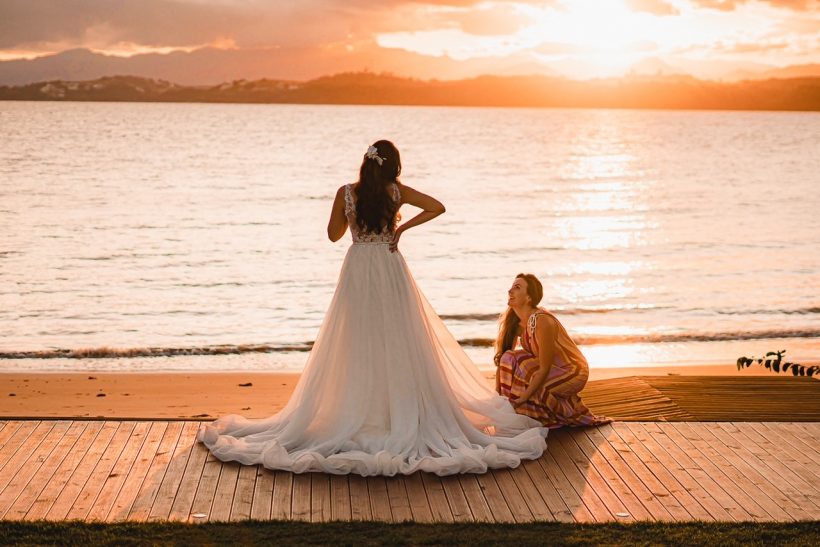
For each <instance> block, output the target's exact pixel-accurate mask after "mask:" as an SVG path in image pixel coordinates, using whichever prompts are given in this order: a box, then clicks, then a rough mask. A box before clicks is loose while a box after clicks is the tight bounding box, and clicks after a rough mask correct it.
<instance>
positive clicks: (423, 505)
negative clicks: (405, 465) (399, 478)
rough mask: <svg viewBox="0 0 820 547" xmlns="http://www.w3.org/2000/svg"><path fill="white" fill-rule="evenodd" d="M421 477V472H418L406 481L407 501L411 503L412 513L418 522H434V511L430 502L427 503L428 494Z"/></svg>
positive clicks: (409, 476) (406, 478)
mask: <svg viewBox="0 0 820 547" xmlns="http://www.w3.org/2000/svg"><path fill="white" fill-rule="evenodd" d="M421 475H422V472H421V471H416V472H415V473H413V474H412V475H407V477H405V479H404V487H405V489H406V490H407V500H408V502H409V503H410V512H411V513H412V514H413V520H414V521H416V522H433V511H432V510H431V509H430V502H429V501H427V493H426V492H425V489H424V482H423V481H422V478H421Z"/></svg>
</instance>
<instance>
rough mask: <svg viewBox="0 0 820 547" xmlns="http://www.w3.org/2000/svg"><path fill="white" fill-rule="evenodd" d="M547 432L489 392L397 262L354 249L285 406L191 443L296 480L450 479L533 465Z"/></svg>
mask: <svg viewBox="0 0 820 547" xmlns="http://www.w3.org/2000/svg"><path fill="white" fill-rule="evenodd" d="M547 431H548V430H547V429H546V428H543V427H541V425H540V423H538V422H537V421H536V420H533V419H532V418H529V417H527V416H523V415H520V414H517V413H516V412H515V411H514V409H513V408H512V406H511V405H510V403H509V401H508V400H507V399H505V398H504V397H501V396H499V395H498V394H496V393H495V392H494V391H493V390H492V389H491V388H490V386H489V385H488V384H487V382H486V380H485V379H484V378H483V377H482V376H481V374H480V372H479V371H478V370H477V369H476V367H475V365H474V364H473V363H472V361H470V359H469V357H468V356H467V355H466V354H465V353H464V351H463V350H462V349H461V347H460V346H459V344H458V342H457V341H456V340H455V339H454V338H453V336H452V335H451V334H450V332H449V331H448V330H447V328H446V327H445V325H444V323H443V322H442V321H441V319H440V318H439V317H438V315H437V314H436V313H435V311H434V310H433V309H432V307H431V306H430V304H429V303H428V302H427V300H426V298H425V297H424V295H423V294H422V293H421V291H420V290H419V289H418V287H417V286H416V284H415V282H414V280H413V277H412V275H411V273H410V270H409V269H408V267H407V264H406V263H405V261H404V258H403V257H402V255H401V254H400V253H399V252H395V253H391V252H390V251H389V250H388V246H387V245H385V244H355V243H354V244H353V245H351V247H350V249H349V250H348V252H347V255H346V257H345V260H344V263H343V265H342V269H341V273H340V275H339V282H338V285H337V287H336V292H335V294H334V296H333V299H332V301H331V304H330V307H329V309H328V311H327V314H326V316H325V319H324V322H323V324H322V326H321V328H320V330H319V334H318V336H317V337H316V341H315V343H314V346H313V348H312V350H311V352H310V355H309V357H308V359H307V363H306V364H305V369H304V372H303V374H302V376H301V378H300V380H299V382H298V384H297V385H296V389H295V391H294V393H293V395H292V396H291V398H290V400H289V401H288V403H287V405H286V406H285V407H284V408H283V409H282V411H281V412H279V413H278V414H276V415H274V416H271V417H269V418H265V419H261V420H251V419H247V418H244V417H242V416H238V415H229V416H224V417H222V418H219V419H218V420H216V421H215V422H213V423H211V424H207V425H204V426H203V427H202V428H201V429H200V431H199V434H198V439H199V440H200V441H201V442H203V443H204V444H205V445H206V446H207V447H208V449H209V450H210V451H211V452H212V453H213V455H214V456H215V457H216V458H218V459H220V460H223V461H238V462H241V463H243V464H248V465H252V464H262V465H264V466H265V467H267V468H270V469H282V470H288V471H293V472H296V473H303V472H309V471H320V472H326V473H335V474H348V473H354V474H358V475H364V476H368V475H395V474H410V473H413V472H415V471H419V470H421V471H427V472H431V473H436V474H438V475H450V474H454V473H483V472H485V471H487V469H489V468H500V467H516V466H518V465H519V463H520V462H521V460H522V459H535V458H538V457H539V456H541V454H542V453H543V451H544V450H545V449H546V441H545V437H546V436H547Z"/></svg>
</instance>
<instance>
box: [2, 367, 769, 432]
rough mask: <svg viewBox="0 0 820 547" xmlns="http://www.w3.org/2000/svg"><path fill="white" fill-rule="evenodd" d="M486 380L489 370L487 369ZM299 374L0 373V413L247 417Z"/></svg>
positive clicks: (660, 370) (268, 408)
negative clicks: (234, 415) (228, 415)
mask: <svg viewBox="0 0 820 547" xmlns="http://www.w3.org/2000/svg"><path fill="white" fill-rule="evenodd" d="M670 374H671V375H686V376H689V375H692V376H741V375H742V376H752V375H766V376H777V375H774V374H772V373H771V372H768V371H766V370H765V369H763V368H762V367H757V366H755V367H751V368H749V369H746V370H744V371H737V369H736V367H735V365H734V364H731V365H727V364H720V365H699V366H671V367H670V366H664V367H633V368H605V369H593V370H592V371H591V374H590V381H596V380H604V379H609V378H619V377H626V376H638V375H640V376H666V375H670ZM485 376H487V383H488V385H490V386H492V385H493V376H492V372H487V373H486V374H485ZM298 380H299V374H295V373H278V372H270V373H260V372H248V373H241V372H225V373H187V372H186V373H174V372H164V373H102V372H99V373H98V372H94V373H79V372H78V373H35V374H32V373H0V400H2V401H3V403H4V404H3V405H1V406H0V417H3V418H8V417H18V418H21V417H43V418H45V417H50V418H97V417H106V418H140V419H183V418H188V419H190V418H195V419H204V420H207V419H210V418H216V417H218V416H222V415H225V414H242V415H243V416H247V417H250V418H262V417H265V416H270V415H271V414H274V413H276V412H277V411H279V410H281V409H282V407H283V406H284V405H285V403H286V402H287V400H288V398H289V397H290V395H291V393H292V392H293V389H294V387H295V386H296V382H297V381H298Z"/></svg>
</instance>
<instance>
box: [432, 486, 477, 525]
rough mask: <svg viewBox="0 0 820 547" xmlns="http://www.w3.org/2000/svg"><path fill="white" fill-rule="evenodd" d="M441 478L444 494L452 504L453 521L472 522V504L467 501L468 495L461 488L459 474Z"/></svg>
mask: <svg viewBox="0 0 820 547" xmlns="http://www.w3.org/2000/svg"><path fill="white" fill-rule="evenodd" d="M440 480H441V486H442V487H443V488H444V495H445V496H447V502H448V503H449V505H450V512H451V513H452V515H453V521H454V522H472V521H473V520H474V519H473V513H472V511H470V504H469V503H467V497H466V496H465V495H464V491H463V490H462V489H461V482H459V480H458V475H449V476H446V477H440Z"/></svg>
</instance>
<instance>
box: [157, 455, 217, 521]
mask: <svg viewBox="0 0 820 547" xmlns="http://www.w3.org/2000/svg"><path fill="white" fill-rule="evenodd" d="M192 443H193V445H192V446H191V449H190V453H189V455H188V461H187V462H186V463H185V470H184V471H183V473H182V479H181V480H180V481H179V487H178V488H177V492H176V496H174V502H173V503H172V504H171V511H170V512H169V513H168V520H172V521H177V522H186V521H188V519H189V517H190V516H191V507H192V506H193V503H194V496H196V490H197V488H198V487H199V481H200V479H201V478H202V471H203V470H204V468H205V460H206V458H207V457H208V454H209V453H210V452H209V451H208V448H207V447H206V446H205V445H204V444H202V443H200V442H197V441H196V440H193V441H192ZM211 512H212V513H213V509H212V510H211Z"/></svg>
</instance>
